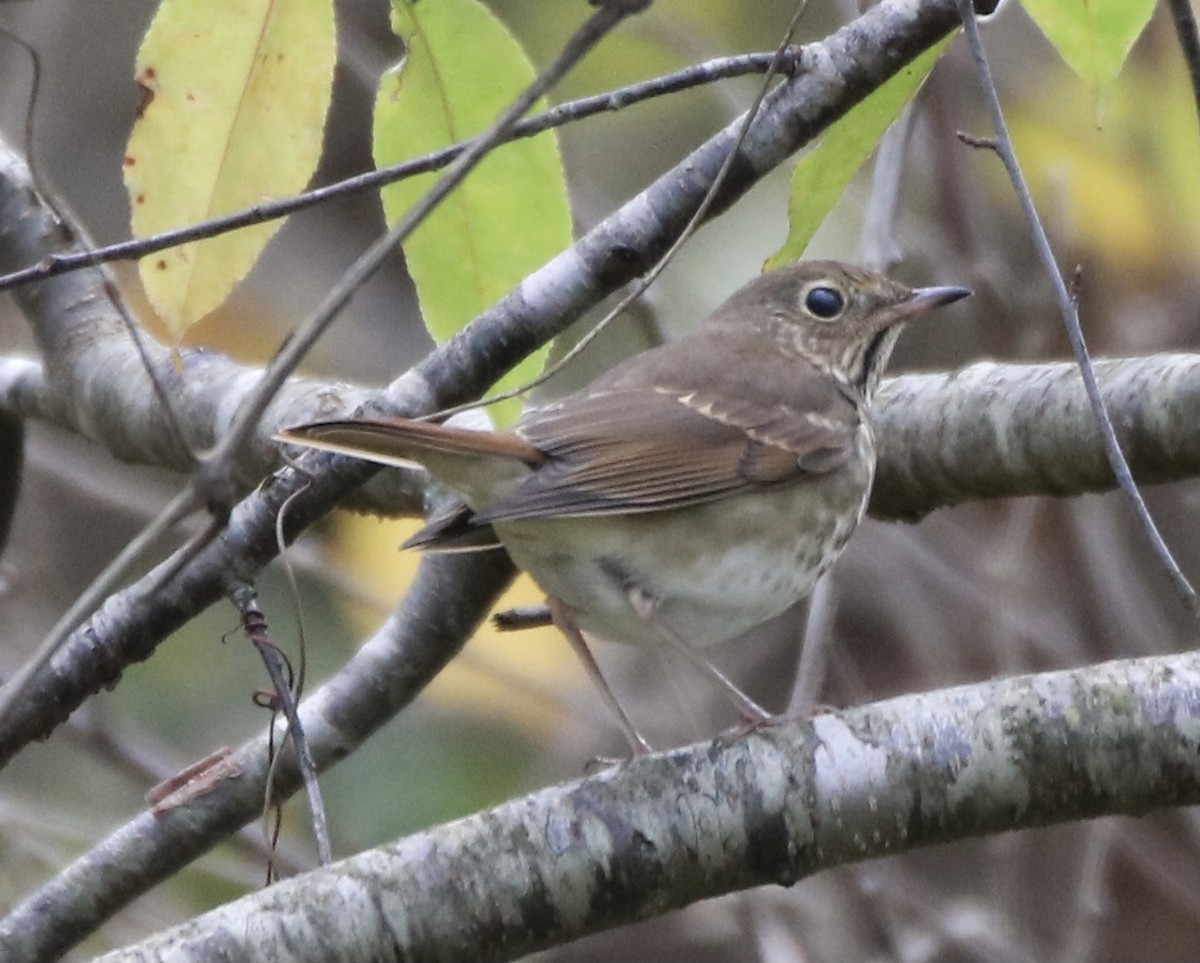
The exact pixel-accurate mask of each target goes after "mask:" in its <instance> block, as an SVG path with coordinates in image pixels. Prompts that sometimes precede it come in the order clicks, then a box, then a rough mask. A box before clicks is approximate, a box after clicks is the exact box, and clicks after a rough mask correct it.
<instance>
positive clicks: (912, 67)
mask: <svg viewBox="0 0 1200 963" xmlns="http://www.w3.org/2000/svg"><path fill="white" fill-rule="evenodd" d="M949 42H950V40H949V38H947V39H946V40H944V41H943V42H942V43H940V44H937V45H936V46H933V47H931V48H930V49H929V50H927V51H925V53H923V54H921V56H919V57H917V58H916V59H915V60H914V61H913V62H912V63H910V64H909V65H908V66H907V67H904V68H903V69H902V70H900V71H899V73H897V74H896V75H895V76H894V77H892V78H891V79H890V80H888V82H887V83H885V84H884V85H883V86H882V87H880V88H879V89H878V90H876V91H874V92H873V93H872V94H871V95H870V96H869V97H867V98H866V99H864V100H863V101H862V102H861V103H859V104H858V105H857V106H855V107H854V108H852V109H851V110H850V112H849V113H847V114H846V116H845V117H843V118H842V119H841V120H839V121H838V122H837V123H836V124H834V125H833V126H832V127H830V128H829V130H828V131H826V132H825V136H824V137H822V138H821V140H820V142H819V143H818V144H817V145H816V146H815V147H814V148H813V149H812V150H810V151H809V152H808V153H807V154H805V155H804V156H803V157H802V158H800V161H799V162H798V163H797V164H796V169H795V171H794V173H793V174H792V193H791V197H790V199H789V200H788V237H787V240H786V241H785V242H784V244H783V247H781V248H780V249H779V250H778V251H776V252H775V253H774V254H772V255H771V257H770V258H768V259H767V264H766V266H767V268H768V269H770V268H775V267H779V266H780V265H781V264H786V263H788V262H790V261H795V260H798V259H799V258H800V257H801V255H803V254H804V249H805V248H806V247H808V242H809V241H811V240H812V236H813V234H815V233H816V231H817V228H818V227H820V226H821V222H822V221H823V220H825V217H826V215H828V214H829V212H830V211H831V210H833V208H834V205H835V204H837V202H838V199H839V198H840V197H841V196H842V192H843V191H845V189H846V186H847V185H848V184H849V183H850V181H851V180H852V179H853V177H854V175H855V174H856V173H857V172H858V169H859V168H860V167H862V165H863V162H864V161H866V159H867V157H869V156H870V154H871V151H873V150H874V149H875V145H876V144H878V143H879V138H880V137H882V136H883V134H884V131H886V130H887V129H888V127H889V126H891V124H892V123H893V122H894V121H895V120H896V118H897V117H899V116H900V111H901V110H902V109H903V108H904V105H905V104H907V103H908V102H909V101H910V100H912V98H913V97H915V96H916V94H917V91H918V90H920V89H921V84H923V83H924V82H925V78H926V77H928V76H929V72H930V71H931V70H932V69H933V65H934V64H935V63H936V62H937V59H938V57H940V56H941V54H942V51H943V50H944V49H945V48H946V44H947V43H949Z"/></svg>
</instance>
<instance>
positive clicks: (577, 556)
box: [279, 261, 970, 752]
mask: <svg viewBox="0 0 1200 963" xmlns="http://www.w3.org/2000/svg"><path fill="white" fill-rule="evenodd" d="M968 294H970V291H968V290H967V289H965V288H959V287H934V288H916V289H913V288H908V287H905V286H904V285H902V284H898V283H896V282H895V281H891V280H889V279H888V278H885V277H882V276H881V275H879V274H874V273H872V272H869V271H866V270H863V269H861V268H857V267H852V266H850V265H846V264H839V263H836V262H833V261H812V262H801V263H798V264H794V265H790V266H788V267H784V268H780V269H779V270H776V271H772V272H770V273H768V274H764V275H763V276H762V277H759V278H756V279H755V280H753V281H751V282H750V283H749V284H747V285H746V286H745V287H743V288H742V289H741V290H739V291H738V292H737V293H735V294H734V295H733V296H732V297H731V298H729V300H728V301H726V302H725V303H724V304H723V305H721V307H719V308H717V310H716V311H714V312H713V313H712V315H710V316H709V318H708V319H707V320H706V321H705V322H704V323H703V324H702V325H701V326H700V327H699V328H697V329H696V330H695V331H694V332H692V333H691V334H688V335H686V336H685V337H683V338H680V339H679V340H677V341H673V342H671V343H668V344H665V345H662V346H660V347H657V348H654V349H652V350H649V351H645V352H643V353H641V354H638V355H635V356H633V357H631V358H629V359H628V360H626V361H624V362H623V363H621V364H619V365H617V366H616V367H615V368H613V369H612V370H611V371H609V372H607V373H606V374H604V375H602V376H601V377H600V378H598V379H597V380H595V381H594V382H592V383H591V384H590V385H589V386H588V387H586V388H584V389H583V390H582V391H579V392H577V393H575V394H573V395H570V396H568V397H566V398H563V399H562V400H561V401H558V402H556V403H554V404H551V405H547V406H546V407H543V408H538V409H534V410H530V411H528V412H526V413H525V415H524V416H523V417H522V418H521V420H520V421H519V422H518V424H517V426H516V428H515V429H514V430H513V431H508V432H487V431H484V432H478V431H469V430H465V429H461V428H454V427H449V426H444V425H438V424H433V423H430V422H423V421H410V420H406V419H389V420H378V421H347V420H343V421H326V422H318V423H315V424H309V425H301V426H299V427H297V428H292V429H290V430H288V431H285V432H283V433H282V434H281V435H280V436H279V437H280V439H281V440H283V441H287V442H297V443H300V444H304V445H309V446H312V447H318V448H325V449H330V450H334V451H339V452H342V453H346V454H351V455H355V456H357V457H360V458H366V459H370V460H372V461H379V462H384V463H397V462H400V463H412V462H417V463H419V464H421V465H423V466H425V468H427V469H428V470H429V472H430V474H432V475H433V476H434V478H436V479H437V480H438V481H439V482H441V483H443V484H444V485H446V486H447V487H449V488H451V489H452V490H454V491H455V492H456V493H457V494H458V495H459V496H460V497H461V498H462V500H463V504H462V505H460V506H457V507H456V509H455V510H453V511H451V512H450V513H448V514H445V515H443V516H441V517H439V518H436V519H434V520H433V521H431V522H430V523H429V524H428V525H426V527H425V528H423V529H422V530H421V531H419V532H418V533H417V534H416V535H414V536H413V537H412V538H411V539H409V540H408V542H406V543H405V546H406V547H417V548H421V549H428V550H442V551H449V550H464V549H478V548H488V547H495V546H497V545H499V544H503V546H504V547H505V548H506V549H507V550H508V552H509V554H510V555H511V556H512V558H513V560H514V561H515V562H516V564H517V565H518V566H519V567H520V568H522V569H523V570H525V571H526V572H528V573H529V574H530V575H531V576H533V578H534V580H535V581H536V582H537V583H538V584H539V585H540V586H541V587H542V589H543V590H544V591H545V592H546V593H547V595H548V596H549V602H550V609H551V613H552V615H553V617H554V620H555V622H556V623H557V624H558V625H559V627H560V628H561V629H562V631H563V632H564V634H565V635H566V636H567V638H568V639H569V640H570V641H571V643H572V645H573V647H574V648H575V649H576V651H577V652H578V653H579V655H580V657H581V658H582V659H583V661H584V664H585V666H586V667H587V668H588V671H589V673H590V674H592V676H593V678H594V679H595V680H596V682H597V684H598V686H599V687H600V691H601V693H602V694H603V695H604V697H605V698H606V700H607V701H608V702H609V703H610V705H611V706H612V707H613V709H614V711H615V712H616V714H617V717H618V719H619V721H620V724H621V729H622V731H623V732H624V734H625V736H626V738H627V739H628V740H629V743H630V746H631V747H632V748H633V750H634V752H645V751H647V750H648V748H649V747H648V745H647V743H646V741H645V740H644V739H643V738H642V737H641V735H639V734H638V732H637V730H636V729H635V728H634V726H633V724H632V723H631V722H630V721H629V719H628V717H627V716H626V715H625V713H624V711H623V710H622V709H621V707H620V705H619V704H618V703H617V701H616V699H615V698H614V697H613V695H612V693H611V691H610V690H609V689H608V686H607V685H606V684H605V683H604V680H603V678H602V677H601V676H600V673H599V670H598V668H597V667H596V664H595V662H594V660H593V659H592V657H591V654H590V652H589V651H588V649H587V645H586V643H585V642H584V639H583V637H582V635H581V634H580V630H582V631H584V632H587V633H589V634H594V635H596V636H599V637H600V638H604V639H608V640H612V641H620V642H633V643H645V644H662V643H664V642H665V643H667V644H669V645H670V646H672V647H673V648H675V649H677V650H678V651H680V652H681V653H683V654H684V655H685V656H686V657H688V658H689V659H690V660H691V661H693V662H695V663H696V664H697V665H698V666H700V667H701V668H702V669H704V671H706V672H707V673H708V674H709V675H711V676H712V677H713V678H714V679H715V680H716V681H717V682H718V684H720V685H721V687H722V688H723V689H725V691H726V692H727V694H728V695H729V696H730V697H731V698H732V699H733V701H734V702H735V704H736V705H737V706H738V707H739V709H740V710H741V712H742V714H743V715H744V716H745V717H746V718H747V719H748V720H749V721H752V722H756V723H758V722H764V721H768V720H769V719H770V718H771V716H769V714H767V713H766V712H765V711H764V710H763V709H762V708H760V707H759V706H758V705H757V704H756V703H755V702H754V701H753V700H751V699H750V698H749V697H748V696H746V695H745V694H743V693H742V692H741V691H740V690H739V689H737V688H736V687H735V686H734V685H733V684H732V683H731V682H730V681H729V680H728V679H726V678H725V677H724V676H723V675H722V674H721V673H720V671H719V670H718V669H716V667H715V666H713V665H712V663H711V662H709V661H708V660H707V659H706V658H705V657H704V656H703V655H702V654H701V653H700V652H698V651H697V649H696V647H697V646H705V645H710V644H714V643H717V642H723V641H726V640H728V639H732V638H734V637H735V636H738V635H741V634H742V633H744V632H746V631H747V630H749V629H751V628H753V627H754V626H756V625H759V624H760V623H762V622H765V621H766V620H768V619H770V618H772V617H773V616H775V615H778V614H779V613H781V612H782V611H784V610H785V609H786V608H788V607H789V606H790V605H792V604H793V603H795V602H797V601H798V600H800V599H802V598H804V597H805V596H806V595H807V594H808V593H809V591H810V590H811V589H812V586H813V583H814V582H815V581H816V580H817V578H818V577H819V576H820V575H821V573H823V572H824V571H825V570H826V569H827V568H828V567H829V566H830V564H832V563H833V561H834V559H836V558H837V556H838V555H839V554H840V553H841V551H842V548H843V546H844V545H845V544H846V540H847V539H848V538H849V537H850V534H851V533H852V532H853V531H854V528H855V526H856V525H858V522H859V520H860V519H861V518H862V515H863V511H864V509H865V508H866V505H867V498H868V495H869V494H870V490H871V482H872V479H873V477H874V473H875V442H874V438H873V435H872V431H871V400H872V397H873V395H874V392H875V389H876V387H877V386H878V384H879V380H880V377H881V375H882V374H883V369H884V367H885V366H886V364H887V361H888V358H889V357H890V356H891V353H892V348H893V346H894V345H895V343H896V338H897V336H898V335H899V333H900V328H901V327H902V325H903V324H904V322H906V321H908V320H910V319H912V318H914V317H916V316H918V315H921V314H925V313H926V312H928V311H931V310H933V309H934V308H937V307H940V306H942V305H945V304H950V303H951V302H954V301H957V300H959V299H960V298H964V297H966V296H967V295H968ZM497 539H498V541H497Z"/></svg>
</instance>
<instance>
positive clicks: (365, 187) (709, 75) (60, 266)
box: [0, 48, 803, 291]
mask: <svg viewBox="0 0 1200 963" xmlns="http://www.w3.org/2000/svg"><path fill="white" fill-rule="evenodd" d="M776 62H777V55H776V54H774V53H751V54H739V55H737V56H733V57H718V58H715V59H713V60H706V61H704V62H703V63H699V64H694V65H692V66H691V67H685V68H684V69H683V70H680V71H677V72H676V73H672V74H665V75H664V76H662V77H655V78H653V79H651V80H643V81H639V82H638V83H635V84H630V85H629V86H627V87H619V88H617V89H616V90H610V91H608V92H606V93H602V94H594V95H592V96H590V97H582V98H580V99H579V100H572V101H568V102H567V103H565V104H560V105H558V106H557V107H552V108H550V109H549V110H546V111H543V112H542V113H540V114H536V115H534V116H533V117H530V118H528V119H527V120H522V121H519V122H518V123H516V124H513V126H512V127H511V129H510V130H509V131H508V134H507V136H506V137H505V138H504V140H505V141H509V140H520V139H524V138H527V137H533V136H535V135H537V134H541V133H544V132H545V131H547V130H552V129H554V128H555V127H562V126H564V125H566V124H570V123H574V122H575V121H579V120H584V119H586V118H588V117H593V116H595V115H597V114H603V113H612V112H615V111H618V110H624V109H625V108H626V107H631V106H633V105H634V104H638V103H641V102H642V101H644V100H650V99H652V98H654V97H663V96H666V95H667V94H674V93H678V92H680V91H683V90H689V89H691V88H693V87H699V86H702V85H704V84H711V83H716V82H717V81H719V80H727V79H729V78H732V77H744V76H747V75H749V74H761V73H766V71H767V70H769V69H771V65H772V64H774V63H776ZM802 64H803V51H802V50H801V49H799V48H795V49H792V50H788V51H785V53H784V56H783V60H782V63H781V64H780V66H779V67H778V68H777V69H779V70H782V71H783V72H785V73H787V74H789V75H794V74H795V73H797V72H798V71H799V70H800V69H802ZM472 143H473V141H464V142H463V143H460V144H452V145H450V146H449V147H443V148H442V149H441V150H437V151H433V152H432V153H429V154H426V155H425V156H424V157H417V158H414V159H413V160H408V161H403V162H401V163H399V164H394V165H392V166H391V167H385V168H384V169H382V170H377V171H367V172H365V173H362V174H357V175H355V176H353V177H348V178H346V179H344V180H341V181H338V182H337V183H336V184H327V185H325V186H324V187H315V188H313V189H312V190H308V191H305V192H304V193H302V194H298V195H296V196H295V197H289V198H287V199H286V200H282V201H272V202H271V203H268V204H259V205H256V206H255V207H251V208H247V209H246V210H244V211H237V212H235V213H233V214H226V215H224V216H222V217H215V218H212V219H210V220H207V221H204V222H202V223H200V224H190V225H188V226H187V227H183V228H178V229H176V230H172V231H164V232H162V233H161V234H155V235H152V236H151V237H145V238H138V239H136V240H131V241H121V242H119V243H117V244H110V245H106V246H105V247H99V248H95V249H94V250H92V251H91V253H90V254H85V253H83V252H79V253H75V254H51V255H49V256H48V257H46V258H44V259H42V260H41V261H39V262H38V263H37V264H32V265H30V266H29V267H27V268H23V269H21V270H19V271H13V272H11V273H9V274H5V275H3V276H0V291H3V290H5V289H7V288H11V287H16V286H17V285H20V284H28V283H30V282H32V281H43V280H45V279H46V278H50V277H54V276H56V275H59V274H65V273H67V272H68V271H76V270H79V269H80V268H85V267H90V266H92V265H95V264H101V263H108V262H111V261H131V260H137V259H139V258H143V257H145V256H146V255H148V254H153V253H155V252H156V251H162V250H165V249H166V248H169V247H176V246H178V245H180V244H186V243H188V242H191V241H199V240H203V239H204V238H207V237H215V236H217V235H220V234H225V233H227V232H229V231H236V230H238V229H239V228H243V227H250V226H251V225H254V224H261V223H263V222H264V221H271V220H276V219H278V218H281V217H287V216H288V215H289V214H294V213H296V212H297V211H302V210H305V209H307V208H310V207H314V206H316V205H318V204H323V203H325V202H327V201H334V200H340V199H342V198H345V197H353V196H356V195H358V194H365V193H368V192H371V191H376V190H379V188H381V187H385V186H386V185H388V184H394V183H396V182H397V181H401V180H405V179H406V178H409V177H415V176H417V175H418V174H426V173H429V172H431V171H436V170H441V169H442V168H444V167H446V166H447V165H448V164H450V163H451V162H452V161H453V160H454V159H455V158H457V157H459V156H460V155H461V154H462V153H463V152H464V151H465V150H467V149H468V148H469V147H470V146H471V144H472Z"/></svg>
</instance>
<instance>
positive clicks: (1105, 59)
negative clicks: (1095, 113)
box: [1024, 0, 1154, 103]
mask: <svg viewBox="0 0 1200 963" xmlns="http://www.w3.org/2000/svg"><path fill="white" fill-rule="evenodd" d="M1024 3H1025V10H1026V12H1027V13H1028V14H1029V16H1030V17H1032V18H1033V21H1034V23H1036V24H1037V25H1038V28H1039V29H1040V30H1041V31H1042V33H1044V34H1045V35H1046V39H1048V40H1049V41H1050V42H1051V43H1052V44H1054V49H1056V50H1057V51H1058V54H1059V56H1060V57H1062V58H1063V60H1065V61H1066V62H1067V63H1068V64H1069V65H1070V67H1071V69H1072V70H1074V71H1075V73H1077V74H1079V76H1080V77H1082V78H1083V81H1084V82H1085V83H1086V84H1087V85H1088V87H1089V88H1090V89H1091V91H1092V96H1093V97H1094V98H1095V99H1096V101H1097V103H1099V102H1100V101H1101V100H1102V99H1103V98H1104V96H1105V95H1106V94H1107V92H1108V89H1109V88H1110V87H1111V86H1112V84H1113V82H1114V81H1115V80H1116V79H1117V74H1119V73H1120V72H1121V65H1122V64H1124V63H1125V58H1126V57H1127V56H1129V51H1130V50H1131V49H1132V47H1133V44H1134V41H1135V40H1137V38H1138V37H1139V36H1141V33H1142V30H1143V29H1144V28H1145V26H1146V24H1147V23H1148V22H1149V20H1150V15H1151V14H1152V13H1153V12H1154V0H1024Z"/></svg>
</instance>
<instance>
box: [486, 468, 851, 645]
mask: <svg viewBox="0 0 1200 963" xmlns="http://www.w3.org/2000/svg"><path fill="white" fill-rule="evenodd" d="M846 481H847V484H846V485H845V486H843V490H841V491H839V492H835V493H831V492H830V491H829V490H828V488H826V489H825V490H824V491H823V492H822V494H821V497H817V498H814V497H813V495H814V492H813V490H812V489H810V488H808V487H807V486H803V485H800V486H790V487H788V488H783V489H778V490H775V491H768V492H760V493H755V494H753V495H745V496H735V497H733V498H726V499H720V500H717V501H713V502H710V503H707V504H705V505H700V506H691V507H689V508H686V509H682V510H674V511H667V512H648V513H645V514H641V515H627V516H623V517H620V518H617V517H607V518H605V517H598V518H597V517H591V518H570V519H566V518H558V519H553V520H544V521H543V520H526V521H520V522H509V523H501V524H497V525H496V530H497V533H498V534H499V535H500V537H501V539H502V540H503V541H504V543H505V545H506V546H507V547H508V549H509V552H510V554H511V555H512V556H513V559H514V561H515V562H516V563H517V565H519V566H520V567H521V568H522V569H524V570H525V571H526V572H528V573H529V574H530V575H532V576H533V578H534V580H535V581H537V582H538V583H539V584H540V585H541V587H542V588H543V589H544V590H545V591H546V592H547V593H548V594H550V595H552V596H555V597H556V598H559V599H562V600H563V601H564V602H566V603H567V604H569V605H570V606H571V607H572V608H573V609H574V610H575V612H576V614H577V616H578V619H579V624H580V627H581V628H583V630H584V631H586V632H588V633H589V634H593V635H596V636H599V637H601V638H604V639H607V640H610V641H614V642H634V643H653V642H656V641H660V636H659V634H658V632H657V630H656V629H655V628H654V626H653V625H651V624H648V623H647V621H646V620H645V619H644V618H642V617H641V616H640V615H639V614H638V613H637V612H636V611H635V609H634V607H633V606H632V605H631V604H630V595H631V593H633V592H636V593H641V594H642V595H643V597H645V598H648V599H650V600H652V602H653V604H654V617H655V619H658V620H661V621H662V623H664V624H665V625H666V626H668V627H669V628H670V629H671V630H672V631H673V632H674V633H675V634H676V635H678V636H680V637H682V638H684V639H686V640H687V641H688V642H690V643H692V644H694V645H709V644H713V643H717V642H723V641H725V640H727V639H731V638H733V637H734V636H737V635H740V634H742V633H743V632H746V631H747V630H749V629H751V628H753V627H754V626H756V625H759V624H761V623H762V622H765V621H767V620H768V619H770V618H773V617H774V616H776V615H778V614H779V613H780V612H783V611H784V610H785V609H787V608H788V607H789V606H791V605H792V604H794V603H795V602H797V601H798V600H800V599H802V598H804V597H805V596H806V595H807V594H808V593H809V591H811V589H812V586H813V583H814V582H815V581H816V579H817V577H818V576H819V575H820V574H821V573H822V572H824V571H825V569H826V568H827V567H828V566H829V565H830V564H831V563H832V562H833V560H834V559H835V558H836V557H837V555H838V554H839V553H840V551H841V549H842V546H843V545H844V544H845V542H846V540H847V539H848V538H849V536H850V533H851V532H852V531H853V530H854V527H855V525H857V523H858V521H859V518H860V517H861V515H862V511H863V509H864V507H865V505H866V494H867V489H868V486H869V483H870V477H869V473H864V475H863V477H861V478H848V479H847V480H846ZM831 494H832V495H833V497H831ZM718 546H723V547H721V548H718Z"/></svg>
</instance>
